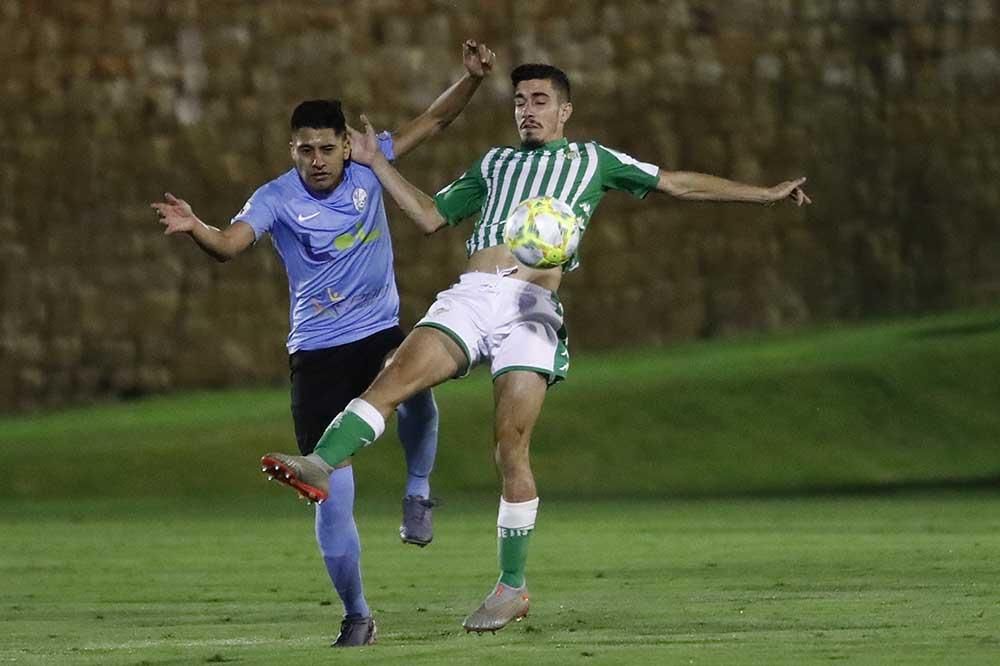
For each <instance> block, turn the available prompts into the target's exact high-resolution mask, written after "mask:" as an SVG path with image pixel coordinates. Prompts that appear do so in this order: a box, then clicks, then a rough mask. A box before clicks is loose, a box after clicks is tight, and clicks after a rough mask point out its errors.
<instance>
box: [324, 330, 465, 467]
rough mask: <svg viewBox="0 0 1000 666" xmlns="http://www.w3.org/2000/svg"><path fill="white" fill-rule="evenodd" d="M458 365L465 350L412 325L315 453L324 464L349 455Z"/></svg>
mask: <svg viewBox="0 0 1000 666" xmlns="http://www.w3.org/2000/svg"><path fill="white" fill-rule="evenodd" d="M463 363H465V354H464V352H463V351H462V349H461V348H460V347H459V346H458V343H456V342H455V341H454V340H452V339H451V338H449V337H448V336H447V335H445V334H444V333H442V332H440V331H438V330H435V329H431V328H416V329H414V330H413V331H412V332H411V333H410V334H409V335H408V336H406V340H404V341H403V344H401V345H400V346H399V349H398V350H397V351H396V354H395V356H394V357H393V361H392V363H390V364H389V365H388V366H386V367H385V368H383V369H382V371H381V372H380V373H379V374H378V376H377V377H376V378H375V381H374V382H372V385H371V386H370V387H368V390H367V391H365V392H364V393H363V394H362V395H361V397H360V398H356V399H354V400H352V401H351V403H350V404H348V406H347V408H346V409H345V410H344V411H343V412H341V413H340V414H339V415H338V416H337V418H335V419H334V420H333V422H332V423H331V424H330V426H329V427H328V428H327V429H326V432H324V433H323V436H322V437H321V438H320V441H319V443H318V444H317V445H316V449H315V451H314V453H315V455H316V456H318V457H319V458H320V459H321V460H322V461H325V462H326V463H327V464H328V465H337V464H339V463H341V462H342V461H344V460H346V459H347V458H349V457H351V456H352V455H354V453H355V452H356V451H358V449H360V448H362V447H364V446H367V445H369V444H371V443H372V442H374V441H375V440H376V439H377V438H378V437H379V435H381V434H382V432H383V430H385V419H386V418H388V417H389V415H390V414H391V413H392V411H393V410H394V409H396V407H397V406H399V404H400V403H401V402H403V401H404V400H406V399H407V398H409V397H411V396H413V395H415V394H416V393H419V392H420V391H423V390H425V389H429V388H430V387H432V386H436V385H437V384H440V383H441V382H443V381H445V380H447V379H450V378H451V377H453V376H455V375H456V374H457V373H458V371H459V369H460V368H462V367H463V365H462V364H463ZM310 457H312V456H310Z"/></svg>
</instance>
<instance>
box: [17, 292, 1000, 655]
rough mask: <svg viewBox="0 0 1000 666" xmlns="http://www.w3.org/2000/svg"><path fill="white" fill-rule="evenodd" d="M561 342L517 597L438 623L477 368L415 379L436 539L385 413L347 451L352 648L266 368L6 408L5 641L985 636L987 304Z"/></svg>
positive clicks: (480, 642) (409, 644) (801, 645)
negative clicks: (662, 337)
mask: <svg viewBox="0 0 1000 666" xmlns="http://www.w3.org/2000/svg"><path fill="white" fill-rule="evenodd" d="M579 356H580V358H579V359H574V367H573V371H572V372H571V375H570V381H569V382H567V383H566V384H565V385H562V386H560V387H558V388H557V389H555V390H553V391H552V392H551V394H550V396H549V398H548V401H547V405H546V408H545V411H544V412H543V415H542V419H541V422H540V423H539V426H538V429H537V431H536V436H535V438H534V440H533V445H532V447H533V460H534V465H535V471H536V476H537V477H538V482H539V487H540V489H541V496H542V509H541V512H540V516H539V526H538V531H537V532H536V534H535V536H534V537H533V540H532V541H533V542H532V546H531V556H530V560H529V573H528V575H529V581H530V584H531V587H532V592H533V595H534V601H533V604H534V605H533V609H532V614H531V616H530V617H529V618H528V619H527V620H525V621H524V622H522V623H519V624H518V625H516V626H514V627H511V628H509V629H506V630H504V631H503V632H501V633H500V634H497V635H496V636H491V635H487V636H467V635H465V634H464V633H463V632H462V631H461V629H460V626H459V623H460V622H461V619H462V617H463V616H464V615H465V614H466V613H467V612H468V611H470V610H471V609H472V608H473V607H474V606H475V605H476V604H477V603H478V601H479V600H480V599H481V597H482V595H483V594H484V593H485V592H486V590H487V588H488V587H489V585H490V583H491V582H492V581H493V580H494V578H495V575H496V574H495V568H496V564H495V561H494V559H495V549H496V545H495V536H494V531H493V528H492V525H493V524H494V521H495V518H496V501H497V499H496V488H497V481H496V478H495V475H494V472H493V471H492V460H491V451H490V442H491V441H492V436H491V434H490V430H491V422H492V413H491V412H492V408H491V399H490V387H489V380H488V377H486V376H484V375H483V374H482V373H480V374H479V375H477V376H474V377H472V378H470V379H469V380H465V381H462V382H450V383H448V384H446V385H445V386H442V387H441V388H440V389H439V390H438V392H437V395H438V401H439V404H440V405H441V410H442V437H441V444H440V453H439V458H438V469H437V472H436V474H435V491H436V494H440V495H443V496H444V497H445V499H446V501H447V503H446V505H445V506H444V507H443V508H442V509H440V510H439V511H437V518H436V523H437V537H436V539H435V542H434V544H433V545H432V546H431V547H430V548H427V549H424V550H418V549H414V548H409V547H404V546H402V545H400V544H399V543H398V540H397V538H396V537H395V530H396V525H397V521H398V496H399V493H400V489H401V485H402V484H401V480H402V475H403V466H402V460H401V458H402V456H401V455H400V452H399V448H398V446H395V445H394V444H393V442H392V440H393V439H394V437H393V436H389V437H386V438H384V439H385V441H382V442H380V444H379V445H378V446H375V447H372V449H369V450H366V451H365V452H363V453H362V454H361V455H359V456H358V459H357V460H356V467H357V478H358V488H359V504H358V511H357V515H358V522H359V525H360V528H361V532H362V540H363V543H364V547H365V551H364V567H365V581H366V589H367V593H368V598H369V602H370V603H371V605H372V606H373V607H374V609H375V610H376V613H377V615H378V619H379V622H380V626H381V639H380V643H379V645H378V646H375V647H373V648H369V649H365V650H357V651H349V652H346V653H343V652H338V653H336V654H334V653H331V651H330V650H329V649H328V648H327V647H326V645H327V643H328V642H329V640H330V639H331V638H332V637H333V635H334V634H335V633H336V625H337V622H338V616H339V614H340V607H339V603H338V602H337V600H336V598H335V595H334V594H333V593H332V592H331V591H330V585H329V583H328V581H327V580H326V576H325V572H324V571H323V569H322V565H321V563H320V559H319V558H318V557H317V554H316V547H315V544H314V542H313V536H312V521H311V514H310V513H309V512H308V511H307V510H305V509H303V507H301V506H299V505H297V504H296V503H295V502H294V501H293V500H292V498H291V494H290V493H289V492H288V491H287V490H285V489H282V488H279V487H275V486H274V485H271V486H269V485H267V484H265V483H264V482H263V480H262V477H261V475H260V473H259V471H258V467H257V460H258V459H259V456H260V454H261V453H263V452H265V451H267V450H273V449H279V450H291V449H293V448H294V446H293V445H292V438H291V434H290V433H291V423H290V418H289V415H288V399H287V395H286V392H285V391H284V390H279V389H259V390H245V391H228V392H217V393H197V394H188V395H176V396H167V397H159V398H155V399H148V400H140V401H134V402H127V403H119V404H106V405H99V406H93V407H86V408H79V409H73V410H66V411H62V412H57V413H51V414H38V415H28V416H18V417H12V416H9V417H3V418H0V453H2V454H3V457H4V481H3V482H2V483H0V586H2V587H0V590H2V591H0V663H7V662H14V663H25V664H101V665H103V664H136V665H138V664H198V663H228V662H233V663H239V664H251V663H253V664H275V663H319V662H321V661H325V660H330V659H337V660H339V661H343V662H347V663H380V664H468V663H475V662H477V661H481V662H484V663H490V664H494V663H495V664H517V665H518V666H521V665H523V664H525V663H534V664H552V663H573V664H591V663H593V664H647V663H656V664H659V663H666V664H675V663H676V664H737V663H739V664H745V663H749V664H769V665H770V664H805V663H829V662H832V661H846V662H848V663H852V664H853V663H870V664H886V663H899V664H940V663H949V664H966V663H967V664H987V663H994V662H995V656H996V655H997V654H1000V631H998V627H1000V592H998V590H1000V569H998V568H997V566H996V558H997V553H998V552H1000V492H998V490H1000V488H998V485H997V481H998V480H1000V409H998V405H1000V381H998V379H997V378H998V377H1000V311H997V310H983V311H977V312H966V313H956V314H950V315H943V316H937V317H928V318H924V319H918V320H910V321H899V322H890V323H882V324H877V325H871V326H864V327H850V328H831V329H829V330H822V331H812V332H802V333H796V334H789V335H782V336H774V337H768V338H762V339H757V338H745V339H739V340H732V341H727V342H715V343H705V344H687V345H680V346H676V347H672V348H669V349H661V350H632V351H628V352H618V353H591V354H580V355H579ZM847 490H850V491H852V492H845V491H847Z"/></svg>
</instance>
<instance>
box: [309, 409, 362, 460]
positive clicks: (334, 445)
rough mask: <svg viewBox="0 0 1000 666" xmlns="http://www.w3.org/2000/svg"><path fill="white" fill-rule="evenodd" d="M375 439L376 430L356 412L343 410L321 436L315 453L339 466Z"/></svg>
mask: <svg viewBox="0 0 1000 666" xmlns="http://www.w3.org/2000/svg"><path fill="white" fill-rule="evenodd" d="M374 441H375V431H374V430H372V427H371V426H370V425H368V424H367V423H366V422H365V420H364V419H363V418H361V417H360V416H358V415H357V414H355V413H354V412H348V411H343V412H341V413H340V414H339V415H338V416H337V418H335V419H334V420H333V422H332V423H330V425H329V427H328V428H327V429H326V432H324V433H323V436H322V437H320V438H319V442H317V444H316V448H315V449H313V453H315V454H316V455H318V456H319V457H320V458H322V459H323V460H325V461H326V462H327V463H328V464H330V465H333V466H337V465H339V464H340V463H342V462H344V461H345V460H347V459H348V458H350V457H351V456H353V455H354V454H355V452H356V451H357V450H358V449H360V448H362V447H365V446H368V445H369V444H371V443H372V442H374Z"/></svg>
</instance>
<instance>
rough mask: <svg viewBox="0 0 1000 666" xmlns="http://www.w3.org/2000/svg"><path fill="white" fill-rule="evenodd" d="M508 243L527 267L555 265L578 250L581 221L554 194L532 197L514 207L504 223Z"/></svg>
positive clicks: (566, 259) (504, 234) (563, 262)
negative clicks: (551, 195)
mask: <svg viewBox="0 0 1000 666" xmlns="http://www.w3.org/2000/svg"><path fill="white" fill-rule="evenodd" d="M503 239H504V242H505V243H507V247H509V248H510V251H511V252H512V253H513V254H514V257H516V258H517V260H518V261H520V262H521V263H522V264H524V265H525V266H530V267H532V268H555V267H556V266H562V265H563V264H565V263H566V262H567V261H569V260H570V258H572V256H573V255H574V254H575V253H576V246H577V245H578V244H579V243H580V221H579V220H578V219H577V217H576V215H575V214H574V213H573V209H572V208H570V207H569V206H568V205H567V204H565V203H563V202H562V201H560V200H559V199H556V198H554V197H532V198H531V199H525V200H524V201H522V202H521V203H519V204H517V205H516V206H515V207H514V210H513V211H511V214H510V217H508V218H507V222H506V223H505V225H504V232H503Z"/></svg>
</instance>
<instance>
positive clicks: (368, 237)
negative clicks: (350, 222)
mask: <svg viewBox="0 0 1000 666" xmlns="http://www.w3.org/2000/svg"><path fill="white" fill-rule="evenodd" d="M381 237H382V232H381V231H380V230H379V229H372V230H371V231H365V230H364V229H363V228H362V224H361V223H360V222H359V223H358V224H357V226H355V227H354V231H352V232H349V233H346V234H340V235H339V236H337V237H336V238H334V239H333V247H334V248H335V249H337V250H341V251H343V250H349V249H351V248H352V247H354V246H355V245H356V244H358V243H362V244H364V243H372V242H374V241H377V240H378V239H379V238H381Z"/></svg>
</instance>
